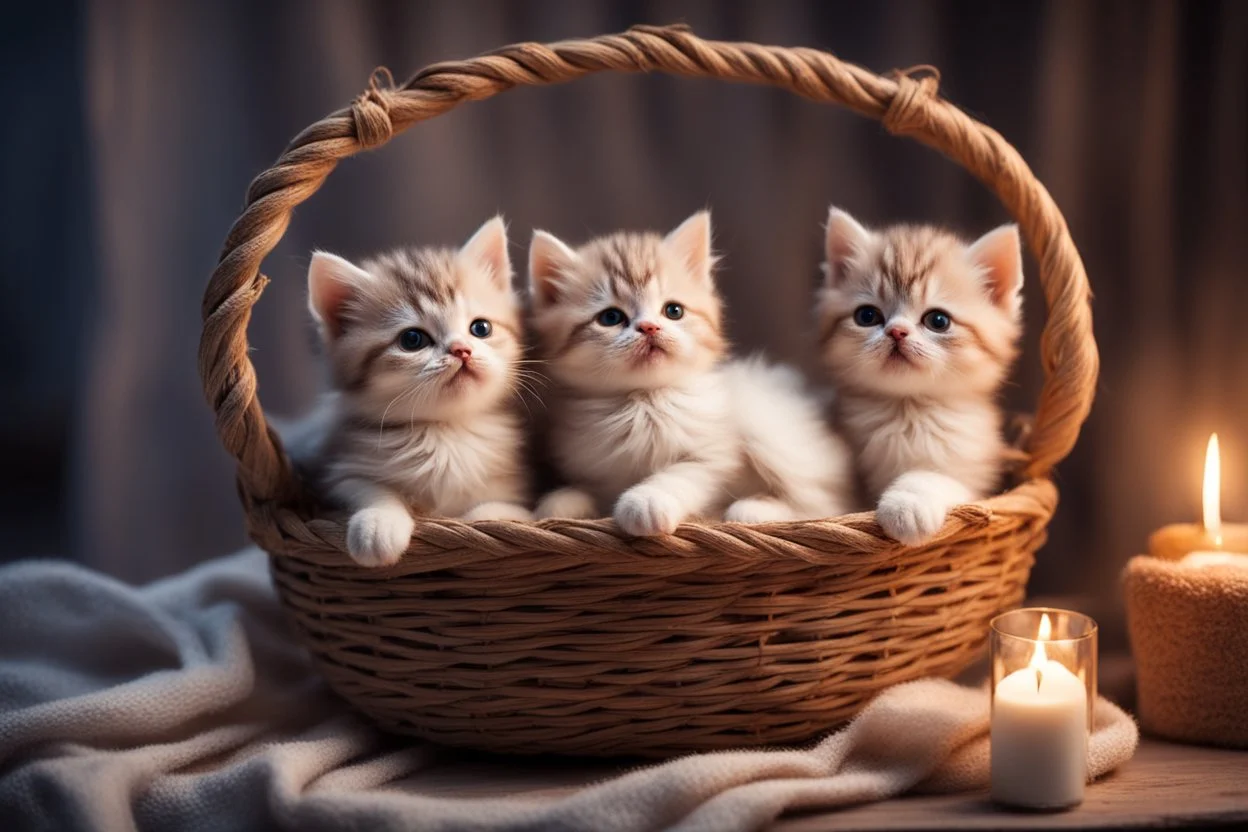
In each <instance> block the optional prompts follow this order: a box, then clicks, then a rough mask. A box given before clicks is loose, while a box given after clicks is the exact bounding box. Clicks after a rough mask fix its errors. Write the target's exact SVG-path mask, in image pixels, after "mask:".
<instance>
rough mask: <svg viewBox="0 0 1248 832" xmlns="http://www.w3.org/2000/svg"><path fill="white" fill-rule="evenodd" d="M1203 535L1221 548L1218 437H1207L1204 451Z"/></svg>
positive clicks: (1220, 476)
mask: <svg viewBox="0 0 1248 832" xmlns="http://www.w3.org/2000/svg"><path fill="white" fill-rule="evenodd" d="M1204 498H1205V499H1204V503H1205V506H1204V507H1205V533H1206V534H1207V535H1209V536H1210V537H1211V538H1213V545H1214V546H1217V547H1219V548H1220V547H1221V546H1222V460H1221V456H1220V454H1219V453H1218V435H1217V434H1216V433H1215V434H1213V435H1212V436H1210V437H1209V446H1208V447H1207V448H1206V449H1205V493H1204Z"/></svg>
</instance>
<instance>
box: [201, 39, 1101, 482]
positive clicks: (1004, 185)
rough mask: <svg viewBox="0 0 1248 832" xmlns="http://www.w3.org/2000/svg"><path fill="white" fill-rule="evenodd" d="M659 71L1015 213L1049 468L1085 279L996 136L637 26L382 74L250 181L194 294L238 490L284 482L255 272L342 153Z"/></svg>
mask: <svg viewBox="0 0 1248 832" xmlns="http://www.w3.org/2000/svg"><path fill="white" fill-rule="evenodd" d="M604 70H612V71H617V72H649V71H653V70H661V71H663V72H668V73H671V74H673V75H682V76H686V77H692V78H720V79H724V80H730V81H742V82H752V83H759V84H769V85H771V86H776V87H781V88H783V89H787V90H789V91H790V92H793V93H797V94H798V95H802V96H805V97H806V98H810V99H814V100H815V101H823V102H828V103H835V104H841V105H843V106H845V107H848V108H849V109H851V110H853V111H854V112H857V113H859V114H861V115H865V116H869V117H871V118H875V119H879V120H880V121H881V122H882V123H883V125H884V127H885V129H886V130H888V131H889V132H890V133H893V134H895V135H902V136H909V137H911V138H914V139H917V140H918V141H921V142H923V143H924V144H927V145H929V146H931V147H933V148H935V149H937V150H939V151H940V152H941V153H943V154H945V155H946V156H948V157H949V158H951V159H953V160H954V161H956V162H958V163H959V164H961V165H962V166H963V167H965V168H966V169H967V170H969V171H970V172H971V173H972V174H974V175H975V176H976V177H977V178H978V179H979V180H980V181H982V182H983V183H984V184H985V185H987V186H988V188H989V189H991V190H992V192H993V193H995V194H996V195H997V197H998V198H999V199H1000V200H1001V202H1002V204H1003V205H1004V206H1005V207H1006V208H1007V209H1008V210H1009V212H1010V213H1011V214H1013V215H1014V217H1015V218H1016V219H1017V220H1018V222H1019V225H1020V227H1021V229H1022V232H1023V235H1024V237H1025V239H1026V241H1027V244H1028V246H1029V247H1030V248H1031V250H1032V251H1033V252H1034V253H1035V254H1036V257H1037V260H1038V261H1039V264H1040V281H1041V283H1042V285H1043V287H1044V295H1045V300H1046V303H1047V305H1048V320H1047V323H1046V324H1045V327H1044V334H1043V337H1042V339H1041V342H1040V347H1041V358H1042V361H1043V366H1044V375H1045V379H1044V387H1043V389H1042V391H1041V393H1040V402H1039V405H1038V407H1037V411H1036V419H1035V425H1034V427H1033V430H1032V433H1031V436H1030V438H1029V441H1028V443H1027V447H1026V453H1027V460H1026V462H1025V463H1024V464H1023V466H1022V475H1023V476H1024V477H1042V476H1045V475H1047V474H1048V473H1049V472H1050V471H1051V470H1052V468H1053V466H1054V465H1056V464H1057V463H1058V462H1059V461H1061V460H1062V459H1063V458H1064V457H1065V456H1066V454H1067V453H1069V452H1070V449H1071V448H1072V447H1073V446H1074V444H1075V440H1076V438H1077V437H1078V435H1079V429H1080V427H1081V426H1082V424H1083V421H1084V419H1085V418H1087V414H1088V411H1089V409H1090V408H1091V406H1092V397H1093V393H1094V390H1095V386H1096V376H1097V368H1098V363H1099V360H1098V356H1097V350H1096V342H1095V341H1094V339H1093V337H1092V311H1091V307H1090V304H1089V300H1090V291H1089V287H1088V279H1087V274H1086V273H1085V272H1084V268H1083V262H1082V261H1081V260H1080V258H1079V252H1078V251H1077V250H1076V249H1075V244H1074V242H1073V241H1072V240H1071V237H1070V232H1069V231H1068V230H1067V228H1066V222H1065V220H1064V219H1063V218H1062V215H1061V212H1060V211H1058V209H1057V205H1056V204H1055V203H1054V202H1053V198H1052V197H1051V196H1049V193H1048V191H1046V190H1045V188H1044V186H1043V185H1041V184H1040V182H1039V181H1038V180H1037V179H1036V178H1035V176H1034V175H1033V174H1032V173H1031V170H1030V169H1029V168H1028V167H1027V164H1026V163H1025V162H1024V161H1023V159H1022V157H1021V156H1020V155H1019V154H1018V151H1016V150H1015V149H1014V148H1013V147H1012V146H1011V145H1010V144H1009V142H1007V141H1006V140H1005V139H1004V138H1002V137H1001V135H1000V134H999V133H997V132H996V131H995V130H993V129H992V128H990V127H988V126H986V125H984V124H980V123H979V122H977V121H975V120H974V119H972V118H971V117H970V116H968V115H966V114H965V113H963V112H962V111H961V110H959V109H958V108H957V107H955V106H954V105H952V104H950V103H949V102H948V101H945V100H943V99H941V98H939V97H937V95H936V87H937V78H936V77H935V74H934V73H927V74H922V75H921V76H920V77H917V78H916V77H912V76H913V75H915V74H918V73H914V72H911V73H894V74H893V75H892V76H891V77H884V76H879V75H876V74H875V73H873V72H870V71H868V70H865V69H863V68H861V67H858V66H854V65H853V64H848V63H844V62H842V61H840V60H838V59H837V58H835V57H834V56H832V55H830V54H828V53H827V52H822V51H819V50H817V49H808V48H791V49H790V48H784V47H779V46H760V45H757V44H752V43H727V42H720V41H706V40H702V39H701V38H698V37H697V36H695V35H694V34H692V32H690V30H689V29H688V28H687V27H685V26H661V27H660V26H637V27H634V28H632V29H630V30H629V31H627V32H624V33H623V34H618V35H605V36H602V37H597V38H592V39H589V40H569V41H562V42H559V43H553V44H549V45H542V44H537V43H523V44H516V45H513V46H508V47H505V48H503V49H500V50H498V51H495V52H490V53H488V54H485V55H481V56H479V57H476V58H473V59H471V60H467V61H450V62H445V63H439V64H435V65H433V66H430V67H428V68H426V69H424V70H422V71H421V72H420V73H418V74H417V75H416V76H414V77H413V78H412V79H411V80H410V81H408V82H407V83H406V84H404V85H403V86H402V87H399V88H396V87H394V85H393V81H392V79H391V78H390V75H389V73H388V72H386V71H384V70H380V71H378V72H376V73H374V74H373V77H372V78H371V79H370V82H369V86H368V89H367V90H366V91H365V92H364V94H363V95H361V96H360V97H359V98H357V99H356V100H355V102H354V103H353V104H352V105H351V106H350V107H349V108H346V109H342V110H339V111H337V112H335V113H333V114H332V115H330V116H328V117H326V118H324V119H322V120H321V121H318V122H316V123H315V124H313V125H312V126H311V127H309V128H307V129H306V130H304V131H303V132H302V133H300V134H299V135H298V136H296V137H295V138H294V140H293V141H292V142H291V143H290V145H289V146H288V147H287V148H286V150H285V152H283V153H282V155H281V157H280V158H279V159H278V160H277V162H276V163H275V164H274V165H273V167H271V168H269V169H268V170H266V171H265V172H264V173H262V174H260V175H259V176H257V177H256V178H255V180H253V181H252V183H251V186H250V188H249V189H248V191H247V204H246V208H245V209H244V210H243V213H242V215H241V216H240V217H239V218H238V220H236V221H235V223H234V225H233V227H232V228H231V229H230V233H229V235H228V236H227V237H226V240H225V244H224V246H223V249H222V253H221V258H220V260H219V261H218V263H217V267H216V270H215V271H214V272H213V274H212V279H211V280H210V281H209V283H208V288H207V289H206V290H205V292H204V301H203V309H202V312H203V320H204V330H203V335H202V337H201V339H200V347H199V374H200V379H201V381H202V382H203V385H204V392H205V394H206V395H207V397H208V401H209V402H210V403H211V405H212V407H213V409H214V410H215V412H216V428H217V433H218V434H219V435H220V437H221V441H222V443H223V444H224V445H225V447H226V450H228V451H229V452H230V453H231V454H232V455H233V456H234V457H235V459H237V460H238V463H239V471H238V475H239V485H240V487H241V488H242V489H243V491H244V492H245V493H246V494H247V495H249V496H250V497H252V498H254V499H258V500H262V501H263V500H269V499H274V498H277V497H279V496H281V495H284V494H290V493H291V490H292V489H293V488H294V486H295V483H294V478H293V475H292V472H291V469H290V465H289V462H288V461H287V459H286V457H285V454H284V453H283V451H282V449H281V443H280V442H279V440H278V439H277V436H276V434H274V432H273V431H272V429H271V428H270V427H269V425H268V423H267V422H266V421H265V418H264V412H263V411H262V410H261V407H260V402H259V400H258V399H257V397H256V375H255V368H254V367H252V364H251V360H250V359H249V358H248V355H247V349H248V348H247V323H248V321H249V320H250V317H251V308H252V306H253V305H254V304H255V302H256V301H257V300H258V299H259V297H260V293H261V292H262V291H263V289H264V286H265V284H266V283H267V282H268V280H267V278H265V277H264V276H263V275H262V274H260V264H261V262H262V261H263V260H264V258H265V257H266V256H267V255H268V254H269V252H271V251H272V250H273V248H274V247H275V246H276V245H277V243H278V241H279V240H280V239H281V237H282V235H283V234H284V233H285V231H286V227H287V225H289V223H290V217H291V213H292V211H293V210H294V208H295V206H297V205H299V204H300V203H302V202H303V201H304V200H306V199H307V198H308V197H310V196H312V194H314V193H316V191H317V189H318V188H320V187H321V184H322V183H323V182H324V181H325V178H326V177H327V176H329V174H330V172H331V171H333V169H334V167H335V166H336V165H337V164H338V162H339V161H340V160H341V159H345V158H347V157H349V156H352V155H354V154H356V153H359V152H360V151H362V150H368V149H371V148H375V147H379V146H381V145H383V144H385V143H386V142H387V141H389V140H390V139H391V138H392V137H393V136H394V135H395V134H397V133H400V132H402V131H403V130H406V129H407V128H408V127H411V126H412V125H413V124H415V123H416V122H418V121H424V120H425V119H429V118H433V117H435V116H439V115H441V114H443V113H445V112H447V111H448V110H450V109H452V108H454V107H456V106H458V105H459V104H461V103H463V102H465V101H478V100H481V99H484V98H489V97H491V96H493V95H496V94H498V93H500V92H503V91H505V90H508V89H511V88H512V87H515V86H539V85H542V84H556V83H562V82H564V81H571V80H574V79H576V78H580V77H582V76H585V75H589V74H590V73H593V72H601V71H604Z"/></svg>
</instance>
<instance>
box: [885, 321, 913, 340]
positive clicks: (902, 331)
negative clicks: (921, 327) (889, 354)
mask: <svg viewBox="0 0 1248 832" xmlns="http://www.w3.org/2000/svg"><path fill="white" fill-rule="evenodd" d="M888 337H889V338H892V339H893V343H895V344H898V345H900V344H901V342H902V341H904V340H906V339H907V338H909V337H910V328H909V327H905V326H901V325H900V324H893V325H892V326H890V327H889V328H888Z"/></svg>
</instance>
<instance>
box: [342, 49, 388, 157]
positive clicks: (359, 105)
mask: <svg viewBox="0 0 1248 832" xmlns="http://www.w3.org/2000/svg"><path fill="white" fill-rule="evenodd" d="M393 95H394V76H393V75H391V74H390V70H388V69H386V68H385V67H384V66H379V67H377V68H376V69H374V70H373V74H372V75H371V76H369V79H368V89H366V90H364V92H362V93H361V94H360V95H359V97H358V98H356V99H355V101H353V102H352V103H351V118H352V120H353V121H354V122H355V138H356V140H357V141H358V142H359V143H360V147H362V148H364V149H365V150H369V149H371V148H374V147H378V146H380V145H383V144H385V143H386V142H388V141H390V137H391V136H393V135H394V125H393V124H392V123H391V122H390V100H391V97H392V96H393Z"/></svg>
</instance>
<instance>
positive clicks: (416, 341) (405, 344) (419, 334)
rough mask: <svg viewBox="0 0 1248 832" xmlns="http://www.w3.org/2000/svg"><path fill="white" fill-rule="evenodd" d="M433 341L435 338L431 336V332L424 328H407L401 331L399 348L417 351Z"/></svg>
mask: <svg viewBox="0 0 1248 832" xmlns="http://www.w3.org/2000/svg"><path fill="white" fill-rule="evenodd" d="M432 343H433V339H432V338H430V337H429V333H427V332H425V331H424V330H423V329H416V328H415V327H413V328H411V329H405V330H403V331H402V332H400V333H399V349H401V350H406V351H407V352H416V350H423V349H424V348H425V347H427V346H429V345H430V344H432Z"/></svg>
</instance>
